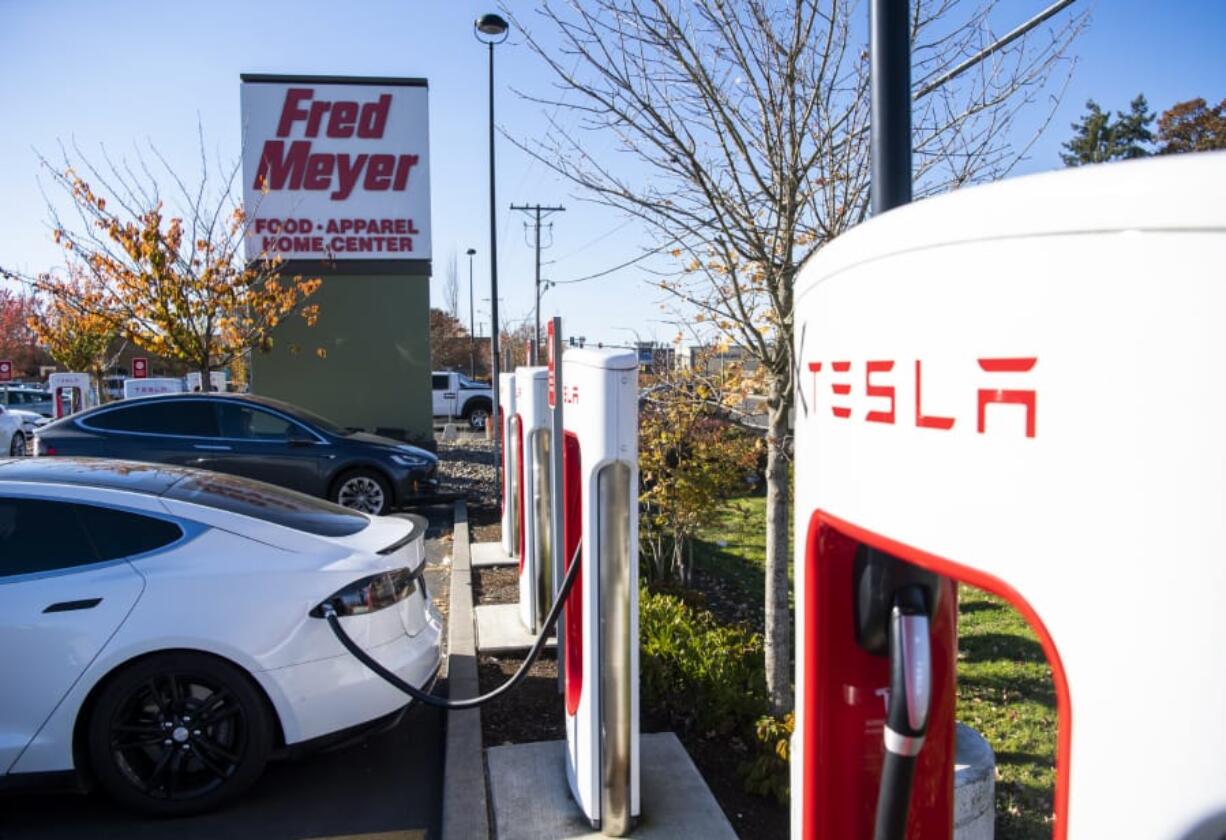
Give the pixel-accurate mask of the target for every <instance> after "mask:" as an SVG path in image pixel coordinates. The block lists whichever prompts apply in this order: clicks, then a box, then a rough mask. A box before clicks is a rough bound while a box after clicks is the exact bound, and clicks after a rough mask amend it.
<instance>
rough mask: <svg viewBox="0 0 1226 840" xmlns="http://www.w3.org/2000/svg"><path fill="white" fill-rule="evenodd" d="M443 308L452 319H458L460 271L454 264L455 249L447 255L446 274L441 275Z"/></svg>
mask: <svg viewBox="0 0 1226 840" xmlns="http://www.w3.org/2000/svg"><path fill="white" fill-rule="evenodd" d="M443 306H444V307H446V309H447V314H448V315H450V316H451V317H452V318H459V317H460V269H459V267H458V265H457V264H456V253H455V248H452V249H451V253H450V254H448V255H447V272H446V274H444V275H443Z"/></svg>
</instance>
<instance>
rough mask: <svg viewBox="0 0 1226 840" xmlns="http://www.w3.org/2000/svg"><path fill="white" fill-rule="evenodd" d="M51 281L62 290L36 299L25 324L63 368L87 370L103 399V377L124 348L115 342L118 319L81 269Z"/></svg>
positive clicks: (119, 342)
mask: <svg viewBox="0 0 1226 840" xmlns="http://www.w3.org/2000/svg"><path fill="white" fill-rule="evenodd" d="M54 282H55V284H56V286H57V288H59V290H60V292H61V293H60V294H56V295H49V296H47V298H46V299H45V300H43V301H39V302H37V303H36V305H34V306H33V307H32V308H31V312H30V315H29V316H28V318H27V322H26V323H27V326H28V328H29V329H30V331H31V332H33V334H34V336H35V338H36V340H37V341H38V343H39V344H40V345H42V346H43V347H44V348H46V350H47V353H48V354H49V355H50V356H51V358H53V359H54V360H55V361H56V362H57V363H58V364H60V365H63V367H64V369H65V370H70V371H80V372H81V373H88V374H89V375H90V377H91V378H92V379H93V382H94V387H95V388H97V390H98V395H99V398H101V399H105V397H106V389H105V388H104V387H103V376H105V374H106V371H107V369H108V368H109V367H111V366H112V365H113V364H114V363H115V360H116V359H117V358H119V354H120V353H122V352H123V349H124V347H125V344H124V342H122V341H118V338H119V326H118V319H117V318H116V317H114V314H113V313H109V312H106V310H105V304H104V303H103V300H102V295H101V294H100V290H99V289H98V286H97V284H96V283H94V282H92V281H90V280H89V279H88V278H86V277H84V276H82V274H81V273H80V272H71V273H70V274H69V276H67V277H65V278H62V279H60V278H57V279H56V280H55V281H54Z"/></svg>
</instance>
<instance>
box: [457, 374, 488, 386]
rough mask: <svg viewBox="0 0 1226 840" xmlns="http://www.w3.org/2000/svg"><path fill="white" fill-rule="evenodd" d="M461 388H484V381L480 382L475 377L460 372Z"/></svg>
mask: <svg viewBox="0 0 1226 840" xmlns="http://www.w3.org/2000/svg"><path fill="white" fill-rule="evenodd" d="M460 387H461V388H484V387H485V385H484V383H481V382H478V381H476V380H475V379H469V378H468V377H467V376H464V375H463V374H460Z"/></svg>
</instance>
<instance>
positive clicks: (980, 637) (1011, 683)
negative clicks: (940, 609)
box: [694, 497, 1056, 840]
mask: <svg viewBox="0 0 1226 840" xmlns="http://www.w3.org/2000/svg"><path fill="white" fill-rule="evenodd" d="M765 509H766V499H764V498H761V497H750V498H743V499H735V500H733V502H732V503H731V508H730V510H729V511H728V512H727V513H725V514H723V515H722V516H721V517H720V521H719V522H718V523H717V524H716V525H715V526H714V527H712V528H710V529H708V530H707V531H705V532H704V533H703V535H702V539H701V540H698V541H697V542H696V543H695V546H694V560H695V565H696V566H697V568H698V569H699V570H701V571H703V572H705V573H706V574H709V575H711V576H713V577H716V578H719V579H720V580H721V582H722V583H724V584H726V585H728V586H731V587H733V588H735V589H736V590H738V591H739V592H740V593H741V594H742V595H743V596H744V597H745V599H746V601H748V602H749V603H757V604H759V605H760V604H761V602H762V598H763V591H764V589H763V574H764V571H763V569H764V562H765V556H766V549H765V545H764V536H763V534H764V516H765ZM958 599H959V600H958V604H959V606H958V622H959V625H958V636H959V641H958V647H959V650H958V712H957V717H958V720H960V721H961V722H963V723H965V724H967V725H968V726H970V727H972V728H974V729H976V730H978V731H979V732H980V733H982V734H983V735H984V737H986V738H987V739H988V743H990V744H991V745H992V749H993V750H995V751H996V836H997V837H998V838H1001V840H1014V839H1015V838H1037V837H1043V838H1046V837H1050V836H1051V822H1050V819H1051V813H1052V795H1053V791H1054V786H1055V775H1054V772H1053V767H1054V764H1055V754H1056V697H1055V688H1054V685H1053V683H1052V679H1051V669H1050V668H1049V667H1048V666H1047V662H1046V660H1045V659H1044V657H1043V651H1042V649H1041V648H1040V647H1039V643H1038V640H1037V639H1036V638H1035V636H1034V634H1033V633H1032V632H1031V630H1030V627H1029V625H1027V624H1026V621H1025V619H1023V618H1022V616H1021V615H1020V614H1019V613H1018V612H1017V611H1016V610H1014V609H1013V608H1012V607H1010V606H1009V605H1008V604H1006V603H1005V602H1004V601H1002V600H1000V599H999V598H996V597H994V596H992V595H988V594H986V593H984V592H981V591H979V590H977V589H972V588H970V587H965V586H963V587H959V595H958ZM759 609H760V607H759Z"/></svg>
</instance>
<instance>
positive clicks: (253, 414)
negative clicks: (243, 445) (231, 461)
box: [218, 403, 302, 441]
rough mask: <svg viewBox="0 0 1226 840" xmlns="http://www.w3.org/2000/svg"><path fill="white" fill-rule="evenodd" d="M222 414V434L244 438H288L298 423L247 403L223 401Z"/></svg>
mask: <svg viewBox="0 0 1226 840" xmlns="http://www.w3.org/2000/svg"><path fill="white" fill-rule="evenodd" d="M218 410H219V412H220V416H221V436H222V437H226V438H242V439H244V440H274V441H275V440H280V441H284V440H288V439H289V437H290V431H291V429H293V428H298V429H301V428H302V427H301V426H298V424H296V423H294V422H292V421H290V420H287V419H285V418H284V417H281V416H279V415H276V414H273V413H272V412H270V411H261V410H260V409H258V408H252V407H250V406H246V405H238V404H234V403H222V404H221V405H219V406H218Z"/></svg>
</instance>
